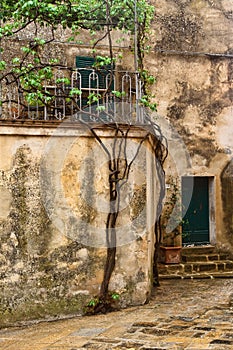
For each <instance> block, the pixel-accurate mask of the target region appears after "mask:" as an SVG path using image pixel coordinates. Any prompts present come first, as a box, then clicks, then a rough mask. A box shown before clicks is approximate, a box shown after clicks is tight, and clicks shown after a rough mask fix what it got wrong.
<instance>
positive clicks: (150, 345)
mask: <svg viewBox="0 0 233 350" xmlns="http://www.w3.org/2000/svg"><path fill="white" fill-rule="evenodd" d="M0 349H1V350H85V349H91V350H97V349H100V350H111V349H113V350H120V349H121V350H126V349H127V350H162V349H169V350H170V349H177V350H180V349H189V350H194V349H196V350H197V349H198V350H203V349H217V350H221V349H233V279H208V280H206V279H205V280H164V281H162V282H161V286H160V287H159V288H157V289H156V290H155V295H154V296H153V298H152V300H151V301H150V303H149V304H147V305H144V306H138V307H132V308H128V309H125V310H121V311H118V312H113V313H109V314H107V315H97V316H89V317H88V316H86V317H81V316H80V317H76V318H72V319H67V320H62V321H61V320H60V321H55V322H42V323H37V324H33V325H30V326H27V327H20V328H14V329H13V328H8V329H2V330H1V331H0Z"/></svg>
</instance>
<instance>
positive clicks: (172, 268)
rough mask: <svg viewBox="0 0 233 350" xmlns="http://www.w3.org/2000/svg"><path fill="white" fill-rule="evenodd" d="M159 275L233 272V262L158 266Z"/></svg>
mask: <svg viewBox="0 0 233 350" xmlns="http://www.w3.org/2000/svg"><path fill="white" fill-rule="evenodd" d="M158 267H159V274H160V276H163V275H170V276H174V275H185V274H189V275H192V274H194V275H195V274H200V273H210V272H213V273H218V272H220V273H221V272H227V271H233V261H231V260H222V261H207V262H205V261H203V262H193V263H190V262H189V263H180V264H170V265H164V264H159V266H158Z"/></svg>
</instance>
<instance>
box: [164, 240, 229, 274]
mask: <svg viewBox="0 0 233 350" xmlns="http://www.w3.org/2000/svg"><path fill="white" fill-rule="evenodd" d="M158 268H159V276H160V279H170V278H181V279H185V278H192V279H193V278H224V277H225V278H233V260H230V259H229V258H228V256H227V254H225V253H221V252H219V251H217V250H216V248H215V247H214V246H211V245H208V246H194V247H183V248H182V253H181V263H179V264H167V265H166V264H161V263H160V264H158Z"/></svg>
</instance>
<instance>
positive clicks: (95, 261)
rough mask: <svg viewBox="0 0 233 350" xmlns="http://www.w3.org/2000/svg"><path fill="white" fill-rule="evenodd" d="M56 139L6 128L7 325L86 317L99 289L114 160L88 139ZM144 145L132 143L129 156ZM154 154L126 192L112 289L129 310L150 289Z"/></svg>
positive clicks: (1, 163) (1, 270) (1, 295)
mask: <svg viewBox="0 0 233 350" xmlns="http://www.w3.org/2000/svg"><path fill="white" fill-rule="evenodd" d="M12 128H14V132H12ZM53 132H54V133H55V136H54V135H53ZM57 132H58V135H56V131H54V128H53V127H52V128H51V129H50V128H48V127H47V128H43V129H41V128H38V127H32V126H31V127H30V128H27V127H23V126H20V127H18V128H17V127H16V126H15V125H14V126H5V127H4V126H1V130H0V146H1V152H2V153H1V155H2V156H1V158H0V195H1V201H0V300H1V302H0V325H1V326H6V325H10V324H15V322H17V321H22V320H24V321H26V320H30V319H38V318H44V317H57V315H65V314H75V313H82V312H83V307H84V305H85V304H86V303H87V301H89V300H90V299H91V298H92V297H93V296H95V295H97V294H98V291H99V288H100V284H101V281H102V277H103V267H104V263H105V258H106V248H105V247H106V237H105V223H106V218H107V213H108V208H109V204H108V182H107V179H108V171H107V159H106V156H105V153H104V152H103V151H102V150H101V148H100V146H99V145H98V144H97V142H96V141H95V140H94V139H93V138H92V137H90V134H88V133H87V132H83V131H80V129H77V130H76V134H75V131H74V129H73V128H72V132H71V134H72V135H73V136H70V133H69V131H67V128H65V129H64V130H62V131H61V129H59V130H58V131H57ZM138 137H139V138H135V135H133V134H132V138H130V137H129V140H128V143H129V145H128V147H129V149H130V150H131V151H130V152H134V150H135V147H137V143H138V141H139V140H140V135H138ZM102 139H103V140H104V142H105V143H106V144H109V143H110V146H111V142H112V141H111V135H110V134H109V133H108V132H106V131H103V132H102ZM148 147H149V146H147V147H144V148H142V149H141V151H140V153H139V155H138V158H137V161H136V162H135V165H133V166H132V169H131V172H130V178H129V183H128V184H126V186H124V188H123V194H122V206H121V208H120V216H119V220H118V224H117V240H118V246H119V247H118V248H117V261H116V269H115V271H114V274H113V276H112V279H111V281H110V290H112V291H116V292H118V293H119V294H120V295H121V299H120V304H121V306H126V305H135V304H142V303H144V302H145V301H146V300H147V298H148V295H149V294H150V290H151V269H152V256H153V237H152V229H151V227H150V226H149V224H148V222H147V221H148V220H147V215H148V213H147V207H148V204H149V203H148V201H147V196H148V193H147V192H148V191H149V193H151V189H150V186H148V185H147V184H146V183H147V180H146V177H154V176H155V174H153V171H152V172H151V167H149V166H148V159H147V158H148V157H149V158H153V157H152V156H151V155H150V152H149V155H147V156H146V154H147V150H148ZM4 155H7V157H5V156H4ZM150 164H151V163H150ZM150 198H151V197H150ZM150 204H151V205H150V208H154V204H155V203H150ZM149 211H150V209H149ZM129 232H130V234H129Z"/></svg>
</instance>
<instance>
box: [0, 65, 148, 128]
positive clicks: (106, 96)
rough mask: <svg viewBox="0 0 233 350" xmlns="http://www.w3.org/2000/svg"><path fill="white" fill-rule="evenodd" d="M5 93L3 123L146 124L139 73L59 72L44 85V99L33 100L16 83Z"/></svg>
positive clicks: (0, 111)
mask: <svg viewBox="0 0 233 350" xmlns="http://www.w3.org/2000/svg"><path fill="white" fill-rule="evenodd" d="M1 91H2V92H1V96H0V100H1V102H2V103H1V107H0V120H9V121H15V120H19V121H20V120H33V121H50V122H53V121H63V120H65V119H67V120H70V121H77V122H82V123H112V122H118V123H136V124H145V123H146V113H145V108H143V107H142V105H141V104H140V100H141V98H142V96H143V85H142V82H141V80H140V77H139V74H138V73H137V72H127V71H119V70H109V71H107V70H96V69H94V68H76V69H74V70H68V69H59V70H57V71H56V72H55V74H54V77H53V79H51V80H50V81H46V82H44V84H43V87H42V89H41V90H40V99H38V97H37V95H35V96H36V97H35V98H34V99H33V100H32V99H29V98H28V96H29V95H30V93H29V94H28V92H26V93H25V91H24V90H23V89H22V87H21V86H19V85H18V86H17V85H16V84H13V83H11V84H8V85H7V84H6V83H5V84H4V82H3V83H2V86H1ZM41 96H42V97H41ZM28 101H30V102H28Z"/></svg>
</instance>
